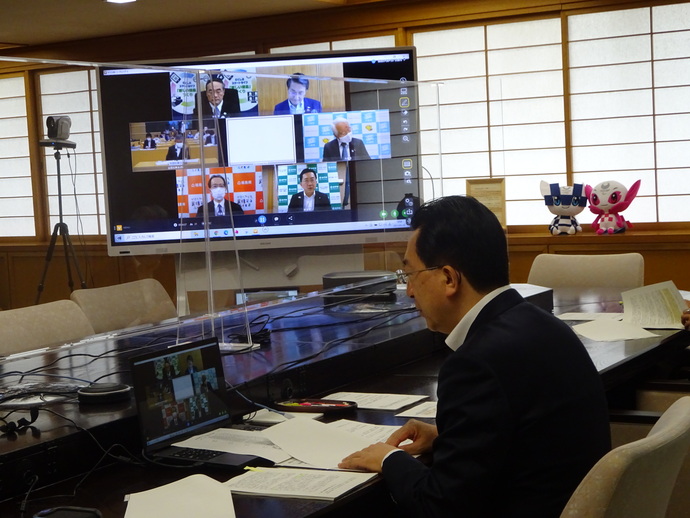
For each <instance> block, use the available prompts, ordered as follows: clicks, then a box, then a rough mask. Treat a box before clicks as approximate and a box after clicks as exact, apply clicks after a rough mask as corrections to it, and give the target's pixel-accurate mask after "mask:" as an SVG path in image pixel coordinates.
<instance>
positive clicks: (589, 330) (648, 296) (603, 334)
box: [559, 281, 687, 342]
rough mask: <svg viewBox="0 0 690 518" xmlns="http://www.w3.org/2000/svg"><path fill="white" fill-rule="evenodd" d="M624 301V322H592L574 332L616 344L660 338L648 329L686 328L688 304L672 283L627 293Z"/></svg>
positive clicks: (625, 292) (580, 326) (577, 327)
mask: <svg viewBox="0 0 690 518" xmlns="http://www.w3.org/2000/svg"><path fill="white" fill-rule="evenodd" d="M621 298H622V299H623V313H622V315H621V316H622V318H621V319H620V320H613V319H611V318H597V319H592V320H591V321H590V322H585V323H584V324H577V325H575V326H573V330H574V331H575V332H576V333H578V334H579V335H581V336H584V337H585V338H589V339H590V340H596V341H598V342H614V341H618V340H635V339H638V338H651V337H653V336H657V335H655V334H654V333H651V332H649V331H646V329H683V326H682V324H681V323H680V316H681V313H682V312H683V310H684V309H685V308H686V307H687V305H686V303H685V301H684V300H683V297H682V295H681V293H680V292H679V291H678V289H677V288H676V286H675V284H673V282H672V281H666V282H659V283H656V284H650V285H649V286H642V287H641V288H635V289H632V290H628V291H624V292H623V293H622V295H621ZM605 314H607V315H610V314H611V313H605ZM566 315H571V314H564V315H560V316H559V318H561V319H563V320H575V319H576V318H572V317H571V318H566ZM588 320H589V319H588Z"/></svg>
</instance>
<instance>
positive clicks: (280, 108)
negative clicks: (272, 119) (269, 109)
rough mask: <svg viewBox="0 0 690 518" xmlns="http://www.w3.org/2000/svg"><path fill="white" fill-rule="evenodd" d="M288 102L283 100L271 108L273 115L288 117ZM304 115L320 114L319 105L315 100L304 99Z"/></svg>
mask: <svg viewBox="0 0 690 518" xmlns="http://www.w3.org/2000/svg"><path fill="white" fill-rule="evenodd" d="M289 103H290V101H288V100H287V99H285V100H284V101H283V102H282V103H278V104H276V105H275V108H273V115H290V104H289ZM304 113H321V103H320V102H319V101H317V100H316V99H309V98H308V97H305V98H304Z"/></svg>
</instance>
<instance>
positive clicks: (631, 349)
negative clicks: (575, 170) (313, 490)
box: [0, 290, 690, 518]
mask: <svg viewBox="0 0 690 518" xmlns="http://www.w3.org/2000/svg"><path fill="white" fill-rule="evenodd" d="M619 297H620V294H619V293H615V292H610V291H609V292H607V291H602V290H580V291H578V292H568V291H562V290H561V291H557V292H556V293H554V295H553V302H554V313H556V314H560V313H564V312H570V311H585V312H595V311H599V312H601V311H607V312H612V311H620V310H621V307H620V303H619V300H620V298H619ZM381 307H382V306H379V305H376V304H374V305H369V304H340V305H338V306H333V307H330V308H327V309H324V305H323V301H322V300H320V298H319V297H311V298H308V299H306V300H304V299H303V300H298V301H295V302H287V303H285V304H276V305H274V306H267V307H266V306H264V307H260V308H256V309H254V310H252V311H250V313H249V315H250V317H253V318H255V319H256V321H257V322H259V321H260V319H261V318H263V319H265V320H267V321H268V320H270V322H269V323H268V324H267V327H269V328H271V329H272V335H271V345H270V346H269V347H265V348H261V349H259V350H257V351H254V352H251V353H246V354H234V355H227V356H225V357H224V368H225V373H226V377H227V378H228V380H229V382H230V383H231V384H232V385H233V386H236V387H240V390H241V391H242V393H243V394H244V395H245V396H247V397H249V398H250V399H252V400H255V401H259V402H261V403H270V402H271V401H275V400H276V399H278V398H280V397H285V396H286V395H292V396H294V397H310V396H313V397H320V396H324V395H326V394H328V393H329V392H332V391H335V390H344V391H361V392H389V393H407V394H421V395H426V396H429V399H430V400H432V401H433V400H435V398H436V383H437V372H438V369H439V366H440V365H441V363H442V362H443V360H444V359H445V357H446V356H447V354H448V350H447V348H446V347H445V345H444V344H443V340H442V338H443V337H441V336H439V335H437V334H435V333H431V332H429V331H428V330H427V329H426V326H425V324H424V321H423V319H421V318H420V317H419V316H418V314H417V313H416V312H415V311H414V310H413V307H412V305H411V302H410V301H409V300H408V299H407V298H406V297H405V296H404V294H403V293H398V299H397V302H395V303H392V304H388V305H387V306H385V307H386V308H387V309H386V310H385V311H381ZM238 315H239V313H237V314H234V313H232V312H230V313H229V314H226V315H224V316H223V318H219V319H215V320H213V321H209V319H208V318H204V319H198V320H190V321H186V322H184V323H182V324H181V325H179V326H178V325H174V326H168V327H166V326H161V327H157V328H155V329H147V330H140V331H138V332H137V333H133V334H122V335H118V336H114V337H103V338H102V339H99V340H94V341H92V342H89V343H87V344H82V345H75V346H72V347H70V348H67V349H58V350H51V351H48V352H46V353H43V354H41V355H37V356H33V357H27V358H23V359H17V360H11V361H5V362H0V375H2V374H6V373H9V372H12V371H21V372H27V371H29V370H31V369H39V370H41V369H43V370H45V372H49V373H51V374H61V375H71V376H76V377H79V378H82V379H88V380H92V381H93V380H95V379H98V378H99V377H101V376H104V375H109V377H107V378H105V379H104V381H122V382H127V381H128V379H129V378H128V376H129V373H128V372H127V369H126V368H125V365H126V362H127V358H128V357H129V356H131V355H132V354H134V351H141V349H142V348H146V349H148V348H151V347H164V346H167V345H169V344H170V343H174V341H175V340H177V339H178V336H179V337H180V339H184V338H185V337H187V338H193V337H197V336H200V335H202V334H205V335H208V334H209V333H210V332H211V330H212V329H214V328H215V329H216V330H217V331H216V332H218V327H219V325H221V324H222V326H223V329H222V333H221V336H228V333H231V332H236V331H237V329H238V328H241V327H242V326H241V324H240V317H239V316H238ZM266 315H268V316H266ZM658 334H659V335H660V336H658V337H655V338H651V339H644V340H629V341H621V342H593V341H591V340H587V339H584V338H583V343H584V344H585V346H586V348H587V350H588V351H589V353H590V355H591V356H592V358H593V360H594V362H595V365H596V366H597V368H598V370H599V372H600V373H601V375H602V379H603V381H604V384H605V386H606V388H607V390H608V391H609V392H610V393H616V392H617V391H619V390H621V387H626V386H628V385H629V384H631V383H634V382H635V380H636V379H637V378H638V377H639V376H640V375H641V374H644V373H646V372H647V371H649V369H651V368H654V366H655V365H656V364H658V363H659V362H661V361H663V360H664V359H666V358H668V357H672V356H673V355H674V354H675V353H676V352H677V351H680V350H682V349H683V348H685V347H686V346H687V345H688V344H690V334H689V333H685V332H674V331H662V332H660V333H658ZM310 356H314V357H312V358H311V359H308V360H302V361H299V360H300V359H304V358H307V357H310ZM293 362H294V363H293ZM616 397H617V398H620V396H616ZM233 401H234V400H233ZM233 404H235V405H236V406H235V407H233V410H234V411H235V412H236V413H237V414H238V415H241V414H244V413H246V412H247V411H248V410H249V407H248V406H246V404H245V406H244V407H243V406H242V405H243V404H244V403H242V402H241V401H235V402H234V403H233ZM53 412H54V413H53ZM4 413H5V412H3V414H4ZM394 414H395V413H394V412H385V411H372V410H362V409H357V410H356V411H354V412H353V413H352V414H349V415H347V416H342V417H347V418H349V419H354V420H358V421H363V422H370V423H376V424H390V425H401V424H403V422H404V421H405V419H403V418H398V417H395V416H394ZM22 416H26V417H28V416H27V412H21V413H17V415H15V416H13V418H15V419H18V418H19V417H22ZM135 419H136V416H135V409H134V408H133V406H132V404H131V403H129V402H125V403H116V404H110V405H94V406H91V405H77V404H75V403H69V402H62V403H54V404H51V405H49V406H47V407H45V409H43V410H41V411H39V415H38V419H37V420H36V422H35V423H33V425H32V427H31V428H30V429H26V430H25V431H24V433H22V434H19V435H18V436H17V437H16V438H15V439H14V440H12V441H10V440H8V439H7V438H0V441H3V442H0V508H2V516H3V517H9V518H13V517H17V518H19V517H20V516H21V513H20V511H19V508H20V504H21V502H22V499H23V497H24V496H25V495H26V492H27V489H28V487H29V486H28V484H29V482H30V481H31V480H32V478H33V475H38V476H39V483H38V484H36V486H35V487H34V488H33V490H32V491H31V492H30V493H29V495H28V501H27V503H26V509H25V513H24V516H27V517H30V516H33V514H34V513H36V512H37V511H39V510H42V509H46V508H50V507H56V506H68V505H71V506H84V507H95V508H98V509H99V510H100V511H101V512H102V513H103V516H104V517H106V518H122V517H123V516H124V514H125V510H126V504H125V503H124V496H125V495H126V494H129V493H132V492H137V491H142V490H146V489H150V488H153V487H157V486H160V485H162V484H165V483H168V482H172V481H174V480H177V479H180V478H183V477H185V476H188V475H190V474H192V473H193V472H199V471H198V470H195V471H192V470H189V469H172V468H163V467H157V466H151V465H147V466H146V467H141V466H137V465H133V464H129V463H126V462H124V460H125V459H127V458H128V457H129V456H130V455H129V453H128V452H133V453H134V454H136V453H138V449H137V448H138V438H137V434H136V432H135V430H136V421H135ZM76 426H78V427H79V429H77V427H76ZM84 429H86V430H88V432H86V431H84ZM96 440H97V441H98V443H99V444H100V445H101V446H102V447H104V448H108V447H109V446H111V445H113V444H122V445H123V446H124V447H126V448H127V450H124V449H122V448H118V449H115V450H113V453H114V454H115V455H117V456H119V457H121V459H122V460H123V461H122V462H115V463H113V461H112V459H109V460H108V461H106V462H104V463H103V464H107V465H106V466H105V467H102V466H101V465H100V464H98V469H95V468H96V467H97V463H98V460H99V459H100V457H101V456H102V455H103V451H102V450H101V449H100V447H99V446H97V445H96ZM91 469H94V472H93V473H91V474H89V475H88V476H86V477H84V476H83V474H84V473H87V472H89V471H90V470H91ZM202 472H205V473H207V474H208V475H210V476H213V477H214V478H217V479H219V480H225V479H227V478H229V477H230V476H231V474H229V473H226V472H218V471H202ZM82 478H83V482H80V481H81V479H82ZM77 486H78V489H76V496H71V495H72V494H73V492H74V491H75V488H77ZM59 495H70V496H59ZM233 500H234V503H235V511H236V515H237V516H238V517H240V518H244V517H258V516H271V517H277V518H302V517H308V516H332V517H338V516H393V515H394V508H393V506H392V504H391V501H390V499H389V497H388V495H387V492H386V490H385V486H384V484H383V483H372V484H369V485H368V486H365V487H364V488H361V489H359V490H358V491H356V492H355V493H353V494H352V495H348V496H346V497H344V498H343V499H340V500H338V501H337V502H335V503H333V502H323V501H318V500H306V499H279V498H269V497H249V496H242V495H237V496H234V497H233Z"/></svg>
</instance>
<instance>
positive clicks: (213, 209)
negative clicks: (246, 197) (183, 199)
mask: <svg viewBox="0 0 690 518" xmlns="http://www.w3.org/2000/svg"><path fill="white" fill-rule="evenodd" d="M208 188H209V190H210V191H211V198H212V200H211V201H209V202H208V203H207V204H206V207H207V209H208V217H209V218H211V217H214V216H229V215H230V213H231V212H232V213H233V214H235V215H239V214H244V211H243V210H242V206H241V205H240V204H239V203H235V202H234V201H229V200H227V199H226V198H225V195H226V194H227V192H228V184H227V182H226V181H225V178H224V177H222V176H221V175H219V174H214V175H213V176H211V178H209V179H208ZM196 216H197V217H198V218H203V217H204V206H203V205H201V206H200V207H199V209H198V210H197V211H196Z"/></svg>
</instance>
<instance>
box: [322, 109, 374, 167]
mask: <svg viewBox="0 0 690 518" xmlns="http://www.w3.org/2000/svg"><path fill="white" fill-rule="evenodd" d="M331 129H332V130H333V136H334V137H335V138H334V139H333V140H331V141H330V142H328V143H327V144H326V145H325V146H324V147H323V161H324V162H337V161H341V160H342V161H347V160H369V158H370V157H369V153H368V152H367V148H366V147H365V146H364V142H362V141H361V140H360V139H358V138H355V137H353V136H352V128H351V127H350V123H349V122H348V121H347V119H344V118H342V117H338V118H335V119H333V122H332V123H331Z"/></svg>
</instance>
